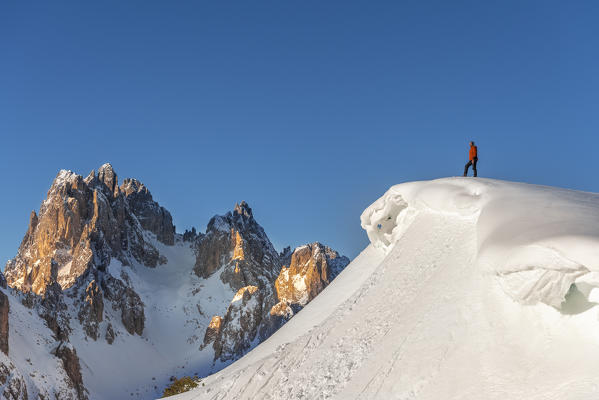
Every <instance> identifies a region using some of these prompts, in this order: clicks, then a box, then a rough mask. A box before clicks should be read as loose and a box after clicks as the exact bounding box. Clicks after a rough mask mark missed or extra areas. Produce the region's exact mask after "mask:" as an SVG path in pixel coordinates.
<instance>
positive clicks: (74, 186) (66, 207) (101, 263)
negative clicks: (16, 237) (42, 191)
mask: <svg viewBox="0 0 599 400" xmlns="http://www.w3.org/2000/svg"><path fill="white" fill-rule="evenodd" d="M126 181H127V184H126V185H124V187H125V189H127V191H128V193H127V194H121V193H120V188H119V187H118V178H117V174H116V172H115V171H114V169H113V168H112V165H110V164H104V165H102V166H101V167H100V168H99V169H98V174H97V175H96V173H95V172H94V171H92V172H91V173H90V174H89V175H88V177H87V178H86V179H83V177H82V176H81V175H78V174H76V173H74V172H72V171H68V170H61V171H60V172H59V173H58V174H57V176H56V178H55V179H54V181H53V183H52V186H51V187H50V190H49V191H48V196H47V198H46V200H44V201H43V203H42V205H41V207H40V212H39V215H38V214H36V213H35V211H34V212H32V213H31V215H30V218H29V227H28V230H27V233H26V234H25V237H24V238H23V241H22V243H21V246H20V247H19V251H18V253H17V256H16V257H15V258H14V259H12V260H10V261H9V262H8V264H7V266H6V269H5V275H6V279H7V282H8V284H9V285H10V286H12V287H15V288H17V289H20V290H24V291H28V290H33V291H34V292H35V293H36V294H42V293H43V292H44V291H45V288H46V286H47V285H48V282H49V279H50V278H49V273H50V272H51V270H50V268H51V266H52V265H53V263H56V265H57V268H58V269H59V270H60V273H59V274H58V275H59V276H58V283H59V284H60V286H62V287H63V288H69V287H71V286H72V285H73V284H75V282H76V281H77V279H78V278H79V277H82V276H83V275H85V274H86V273H88V272H91V271H95V270H98V269H99V270H102V269H104V268H105V267H106V266H107V265H108V264H109V263H110V259H111V258H112V257H114V258H117V259H118V260H120V261H121V263H123V264H124V265H129V264H131V263H132V262H133V261H137V262H139V263H142V264H145V265H147V266H150V267H153V266H156V265H157V264H158V263H159V262H163V261H164V259H163V258H161V256H160V254H159V253H158V251H157V250H156V248H155V247H154V246H153V245H152V244H151V242H150V241H149V240H148V235H147V234H146V232H145V231H147V232H151V233H153V234H154V235H156V238H157V239H158V240H160V241H162V242H163V243H165V244H173V243H174V227H173V225H172V218H171V215H170V213H169V212H168V211H166V210H165V209H164V208H163V207H160V206H159V205H158V203H156V202H154V201H153V200H152V196H151V195H150V193H149V191H148V190H147V189H146V188H145V186H143V185H142V184H141V183H139V182H138V181H137V180H126ZM133 188H135V190H133Z"/></svg>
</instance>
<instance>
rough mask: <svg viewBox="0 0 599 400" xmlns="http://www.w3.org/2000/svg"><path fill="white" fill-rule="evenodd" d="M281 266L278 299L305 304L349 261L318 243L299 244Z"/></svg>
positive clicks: (289, 302)
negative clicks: (284, 264)
mask: <svg viewBox="0 0 599 400" xmlns="http://www.w3.org/2000/svg"><path fill="white" fill-rule="evenodd" d="M284 261H285V262H288V264H287V265H288V266H284V267H283V268H282V269H281V273H280V274H279V276H278V278H277V280H276V281H275V288H276V291H277V298H278V300H279V302H285V303H287V304H297V305H299V306H302V307H303V306H305V305H306V304H308V302H309V301H311V300H312V299H313V298H314V297H316V296H317V295H318V294H319V293H320V292H322V290H323V289H324V288H325V287H326V286H327V285H328V284H329V283H330V282H331V281H332V280H333V279H334V278H335V277H336V276H337V275H338V274H339V272H341V271H342V270H343V268H345V266H346V265H347V264H349V259H348V258H347V257H344V256H340V255H339V253H337V252H336V251H334V250H333V249H331V248H329V247H327V246H324V245H322V244H321V243H318V242H316V243H312V244H307V245H305V246H301V247H298V248H297V249H295V251H294V252H293V253H292V254H291V255H290V256H289V260H284Z"/></svg>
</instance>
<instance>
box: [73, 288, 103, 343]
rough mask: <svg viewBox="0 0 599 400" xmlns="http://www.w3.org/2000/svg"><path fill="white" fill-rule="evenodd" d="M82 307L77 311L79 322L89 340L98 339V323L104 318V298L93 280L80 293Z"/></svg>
mask: <svg viewBox="0 0 599 400" xmlns="http://www.w3.org/2000/svg"><path fill="white" fill-rule="evenodd" d="M81 297H82V299H81V300H82V301H83V305H82V306H81V308H80V309H79V314H78V317H79V322H80V323H81V325H82V326H83V330H84V331H85V333H86V334H87V336H89V337H90V338H92V339H94V340H96V339H98V335H99V333H98V330H99V326H100V322H102V320H103V318H104V296H103V295H102V290H101V289H100V287H98V284H97V283H96V281H95V280H92V281H91V282H90V283H89V285H87V288H86V289H85V291H84V292H83V293H82V296H81Z"/></svg>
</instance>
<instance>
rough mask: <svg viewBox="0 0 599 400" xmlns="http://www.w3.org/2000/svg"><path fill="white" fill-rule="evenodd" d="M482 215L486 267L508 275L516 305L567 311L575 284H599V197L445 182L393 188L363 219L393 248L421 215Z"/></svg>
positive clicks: (373, 236)
mask: <svg viewBox="0 0 599 400" xmlns="http://www.w3.org/2000/svg"><path fill="white" fill-rule="evenodd" d="M424 211H426V212H436V213H442V214H447V215H458V216H461V217H465V218H476V233H477V246H478V254H477V258H478V262H477V265H478V267H479V268H481V269H483V270H486V271H487V272H489V273H492V274H496V275H498V276H499V277H501V281H502V284H503V287H504V289H505V290H506V292H507V293H508V294H509V295H510V296H511V297H512V298H514V299H515V300H518V301H521V302H524V303H527V304H533V303H536V302H539V301H540V302H544V303H546V304H549V305H552V306H555V307H560V305H561V303H562V302H563V301H564V297H565V295H566V293H567V292H568V290H569V289H570V286H571V284H572V283H574V282H581V283H583V282H584V284H583V285H582V286H583V287H584V288H585V291H587V293H586V295H587V296H588V294H589V293H588V292H589V291H590V290H591V289H592V288H594V287H597V284H596V283H597V282H599V279H598V278H599V275H597V272H599V196H598V195H597V194H593V193H582V192H575V191H571V190H565V189H555V188H548V187H543V186H533V185H526V184H515V183H509V184H508V183H504V182H500V181H494V180H490V179H477V180H476V181H474V182H469V181H467V180H463V179H441V180H436V181H431V182H411V183H406V184H401V185H396V186H393V187H392V188H391V189H389V191H387V193H385V194H384V195H383V196H382V197H381V198H380V199H379V200H377V201H376V202H375V203H374V204H373V205H372V206H370V207H368V208H367V209H366V210H365V211H364V213H363V214H362V216H361V221H362V227H363V228H364V229H365V230H366V232H367V233H368V236H369V238H370V240H371V241H372V242H373V244H374V245H375V246H377V247H380V248H382V249H384V250H385V251H389V250H390V249H391V248H392V246H393V244H394V243H395V242H396V241H397V240H398V239H399V238H400V237H401V235H402V233H403V232H405V230H406V229H407V228H408V227H409V224H410V221H411V220H413V219H414V215H416V214H418V213H420V212H424Z"/></svg>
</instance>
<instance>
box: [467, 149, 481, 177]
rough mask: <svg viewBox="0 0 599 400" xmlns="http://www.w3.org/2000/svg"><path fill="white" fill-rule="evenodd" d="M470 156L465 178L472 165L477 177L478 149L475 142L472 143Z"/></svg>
mask: <svg viewBox="0 0 599 400" xmlns="http://www.w3.org/2000/svg"><path fill="white" fill-rule="evenodd" d="M468 155H469V156H470V160H469V161H468V164H466V166H465V167H464V176H467V175H468V168H470V166H471V165H472V172H474V176H476V163H477V162H478V149H477V148H476V146H475V145H474V142H470V152H469V153H468Z"/></svg>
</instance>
